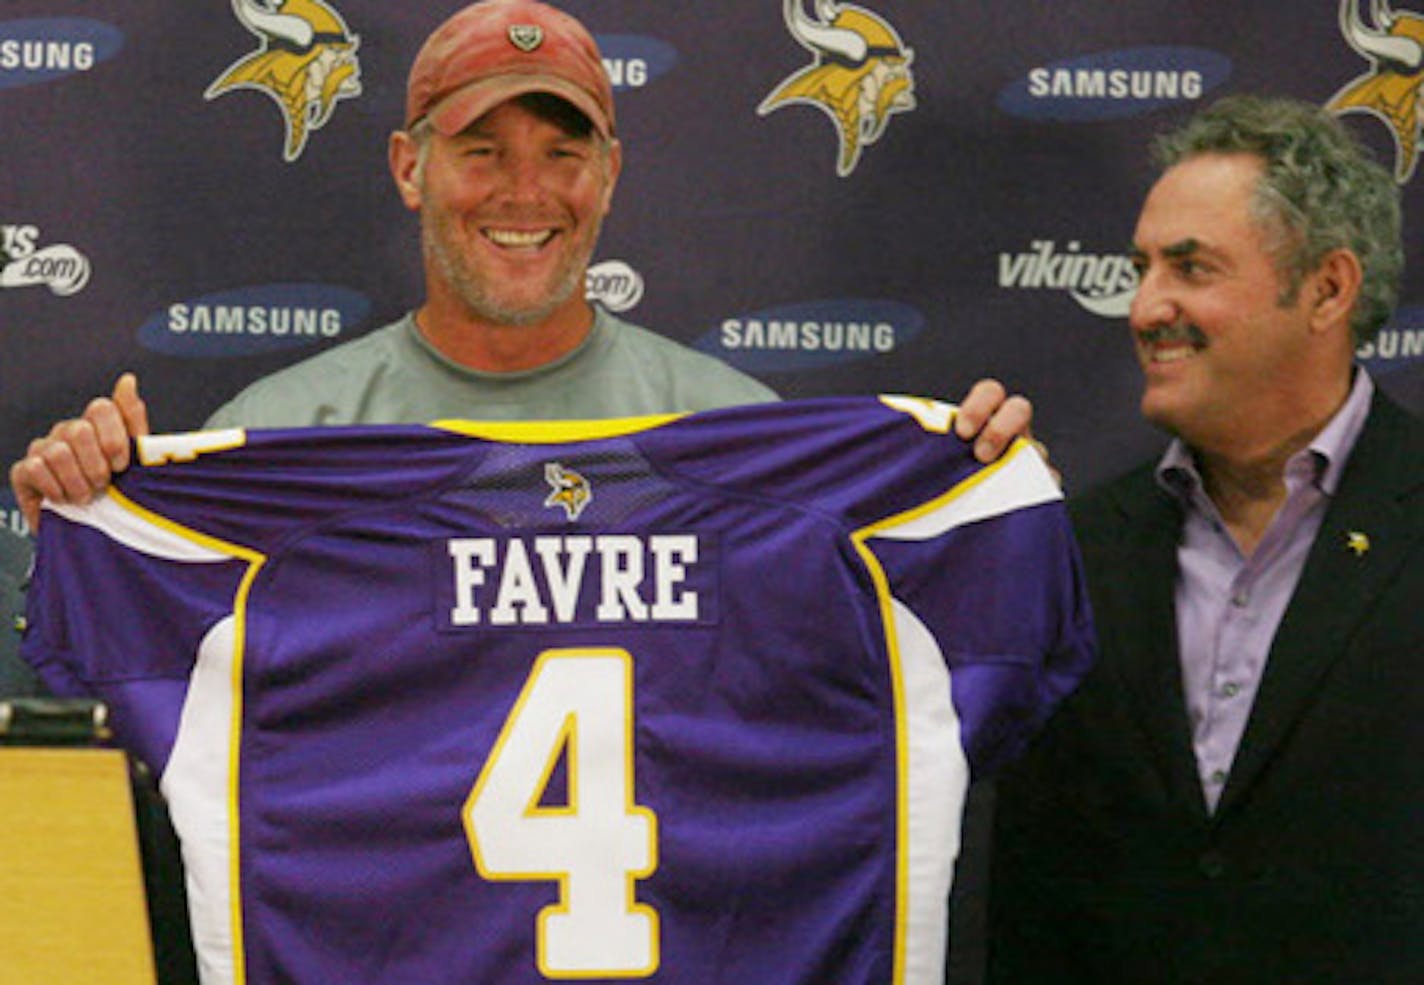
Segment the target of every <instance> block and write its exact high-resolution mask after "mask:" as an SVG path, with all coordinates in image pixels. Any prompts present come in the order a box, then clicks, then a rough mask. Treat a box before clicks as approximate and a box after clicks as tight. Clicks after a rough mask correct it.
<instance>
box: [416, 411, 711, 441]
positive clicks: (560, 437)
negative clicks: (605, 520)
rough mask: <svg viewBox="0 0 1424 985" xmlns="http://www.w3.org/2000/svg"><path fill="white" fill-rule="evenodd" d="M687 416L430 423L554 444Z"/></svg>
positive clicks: (613, 435) (485, 436)
mask: <svg viewBox="0 0 1424 985" xmlns="http://www.w3.org/2000/svg"><path fill="white" fill-rule="evenodd" d="M686 416H687V415H686V414H650V415H648V416H646V417H610V418H608V419H607V420H601V421H461V420H455V419H447V420H440V421H432V422H430V426H431V427H433V428H437V429H439V430H441V431H450V432H452V433H454V434H463V435H465V436H466V437H469V438H483V439H484V440H486V441H501V442H504V443H506V444H521V445H555V444H560V443H562V442H567V441H597V440H599V439H600V438H618V437H622V436H623V435H627V434H637V433H638V432H640V431H651V430H653V429H654V428H660V427H662V426H663V425H664V424H668V423H671V422H672V421H676V420H678V419H679V418H682V417H686Z"/></svg>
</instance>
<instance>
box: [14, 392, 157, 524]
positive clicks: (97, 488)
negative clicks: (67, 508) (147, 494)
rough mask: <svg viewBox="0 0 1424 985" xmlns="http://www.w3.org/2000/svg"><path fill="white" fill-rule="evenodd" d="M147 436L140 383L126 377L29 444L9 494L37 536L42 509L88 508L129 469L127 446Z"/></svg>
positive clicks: (15, 465) (146, 412)
mask: <svg viewBox="0 0 1424 985" xmlns="http://www.w3.org/2000/svg"><path fill="white" fill-rule="evenodd" d="M146 434H148V408H147V407H146V406H145V405H144V402H143V398H142V397H140V396H139V393H138V378H137V377H135V376H134V375H133V374H132V373H124V374H123V375H122V376H120V377H119V379H118V381H117V382H116V383H115V384H114V392H113V394H112V395H111V396H108V397H96V398H95V399H93V400H91V401H90V402H89V405H88V406H87V407H85V408H84V413H83V415H81V416H80V417H75V418H71V419H70V420H67V421H60V422H59V423H58V424H56V425H55V426H54V427H52V428H50V431H49V434H47V435H45V436H44V437H42V438H36V439H35V440H34V441H31V442H30V447H29V449H28V450H27V451H26V453H25V457H24V458H22V459H20V460H19V461H18V462H16V463H15V464H14V465H12V466H10V488H11V489H13V490H14V493H15V502H16V503H17V504H18V505H19V507H20V510H21V512H23V513H24V515H25V520H26V522H28V523H29V525H30V529H31V530H38V529H39V523H40V503H41V502H42V501H43V500H45V499H49V500H51V501H53V502H56V503H87V502H89V501H90V500H91V499H93V498H94V497H95V496H96V495H98V494H99V493H100V492H102V491H103V490H104V489H106V488H108V486H109V483H110V482H112V481H113V477H114V474H115V473H118V472H122V471H123V470H124V469H126V468H128V467H129V444H130V440H131V439H133V438H137V437H140V436H142V435H146Z"/></svg>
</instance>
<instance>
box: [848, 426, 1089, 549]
mask: <svg viewBox="0 0 1424 985" xmlns="http://www.w3.org/2000/svg"><path fill="white" fill-rule="evenodd" d="M1062 498H1063V491H1062V490H1061V489H1059V488H1058V484H1057V483H1056V482H1054V481H1053V476H1052V474H1050V473H1049V471H1048V468H1047V467H1046V466H1045V465H1044V464H1043V460H1042V459H1041V458H1039V456H1038V453H1037V452H1036V451H1034V450H1033V446H1032V445H1030V444H1028V442H1026V441H1018V442H1016V443H1015V445H1014V446H1013V448H1011V449H1010V450H1009V452H1008V453H1007V454H1006V455H1005V456H1004V457H1003V458H1001V459H1000V460H999V461H998V462H997V463H995V464H994V465H991V466H989V467H988V468H986V469H984V470H983V471H981V472H977V473H975V474H974V475H973V476H971V477H970V478H969V479H967V480H965V481H964V482H962V483H960V484H959V485H958V486H955V487H954V488H953V489H951V490H950V491H949V492H948V493H947V494H945V495H944V496H942V497H940V498H939V499H937V500H935V501H934V502H932V503H930V504H929V505H928V506H927V507H924V508H922V509H919V510H913V511H911V512H910V513H908V514H903V515H902V516H900V517H894V518H892V519H891V520H888V521H885V522H882V523H878V524H876V525H875V527H874V528H873V530H872V531H871V536H873V537H884V538H886V539H887V540H929V539H931V538H934V537H938V536H940V535H941V534H944V533H948V532H949V531H950V530H953V529H954V528H955V527H962V526H964V525H966V524H969V523H974V522H976V521H979V520H987V519H990V518H991V517H996V516H1003V515H1004V514H1007V513H1012V512H1014V511H1015V510H1021V509H1025V508H1027V507H1030V506H1037V505H1039V504H1041V503H1050V502H1054V501H1057V500H1060V499H1062Z"/></svg>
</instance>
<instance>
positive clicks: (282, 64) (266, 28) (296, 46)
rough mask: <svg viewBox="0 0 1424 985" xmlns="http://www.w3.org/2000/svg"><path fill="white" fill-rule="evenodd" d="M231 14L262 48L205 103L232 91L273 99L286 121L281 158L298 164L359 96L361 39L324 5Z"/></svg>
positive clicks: (284, 3)
mask: <svg viewBox="0 0 1424 985" xmlns="http://www.w3.org/2000/svg"><path fill="white" fill-rule="evenodd" d="M232 9H233V12H234V13H235V14H236V15H237V19H238V20H239V21H241V22H242V26H243V27H245V28H247V29H248V30H249V31H251V32H252V33H253V34H255V35H257V37H258V38H259V39H261V41H262V46H261V47H260V48H258V49H257V50H256V51H254V52H252V53H251V54H248V55H245V56H244V57H242V58H240V59H238V60H237V61H236V62H233V64H232V65H230V66H228V69H227V71H225V72H224V73H223V74H222V75H221V76H219V77H218V78H217V80H215V81H214V82H213V84H212V85H210V86H208V90H207V92H205V93H204V94H203V98H205V99H207V100H209V101H211V100H214V99H216V98H217V97H218V96H221V95H224V94H225V93H228V92H231V91H233V90H234V89H255V90H257V91H258V92H263V93H266V94H267V95H268V96H271V97H272V99H273V100H274V101H276V103H277V106H278V108H280V109H281V111H282V117H283V119H284V120H285V121H286V142H285V145H284V147H283V151H282V157H283V158H284V159H285V160H287V161H289V162H290V161H295V160H296V159H297V158H298V157H300V156H301V154H302V151H303V150H305V149H306V145H307V138H308V137H309V136H310V135H311V134H312V132H313V131H315V130H320V129H321V128H322V127H323V126H325V125H326V122H327V121H328V120H330V119H331V114H332V112H333V111H334V110H335V109H336V104H337V102H338V101H340V100H342V99H351V98H353V97H355V96H359V95H360V94H361V65H360V62H358V61H357V59H356V49H357V48H358V47H360V43H361V39H360V38H359V37H357V36H356V35H354V34H352V33H351V32H350V30H349V29H348V28H347V27H346V22H345V21H343V20H342V19H341V15H340V14H338V13H337V12H336V11H335V10H333V9H332V8H331V7H330V6H328V5H327V4H326V3H324V2H323V0H232Z"/></svg>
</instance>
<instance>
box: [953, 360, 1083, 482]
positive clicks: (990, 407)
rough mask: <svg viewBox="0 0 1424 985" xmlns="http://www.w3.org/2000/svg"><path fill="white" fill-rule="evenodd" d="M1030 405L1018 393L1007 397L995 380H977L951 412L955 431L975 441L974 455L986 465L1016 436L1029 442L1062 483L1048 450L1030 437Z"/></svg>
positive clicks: (1031, 422)
mask: <svg viewBox="0 0 1424 985" xmlns="http://www.w3.org/2000/svg"><path fill="white" fill-rule="evenodd" d="M1032 424H1033V404H1032V403H1030V402H1029V400H1028V398H1026V397H1021V396H1019V395H1017V394H1015V395H1014V396H1009V393H1008V391H1007V390H1005V389H1004V385H1003V384H1002V383H1000V382H999V381H998V380H992V379H984V380H979V381H978V382H977V383H975V384H974V385H973V386H972V387H970V388H969V392H968V393H967V394H965V396H964V399H963V400H962V401H960V403H959V411H958V413H956V414H955V415H954V433H955V434H957V435H959V437H961V438H963V439H964V440H965V441H972V442H974V457H975V458H977V459H978V460H979V461H980V462H983V463H984V464H985V465H987V464H989V463H990V462H994V461H997V460H998V459H999V456H1001V455H1003V454H1004V452H1005V451H1007V450H1008V447H1009V446H1010V445H1011V444H1013V442H1014V439H1015V438H1023V439H1024V440H1025V441H1027V442H1029V443H1030V444H1031V445H1033V447H1034V448H1035V449H1036V450H1037V451H1038V453H1039V455H1040V456H1042V458H1043V460H1044V462H1045V463H1047V464H1048V468H1049V470H1050V471H1051V472H1053V478H1054V479H1055V480H1058V481H1059V482H1060V483H1061V481H1062V480H1061V477H1060V476H1059V474H1058V470H1057V469H1055V468H1053V464H1052V463H1051V462H1049V459H1048V449H1047V448H1046V447H1044V445H1043V442H1041V441H1038V440H1036V439H1035V438H1034V436H1033V431H1032V430H1031V425H1032Z"/></svg>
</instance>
